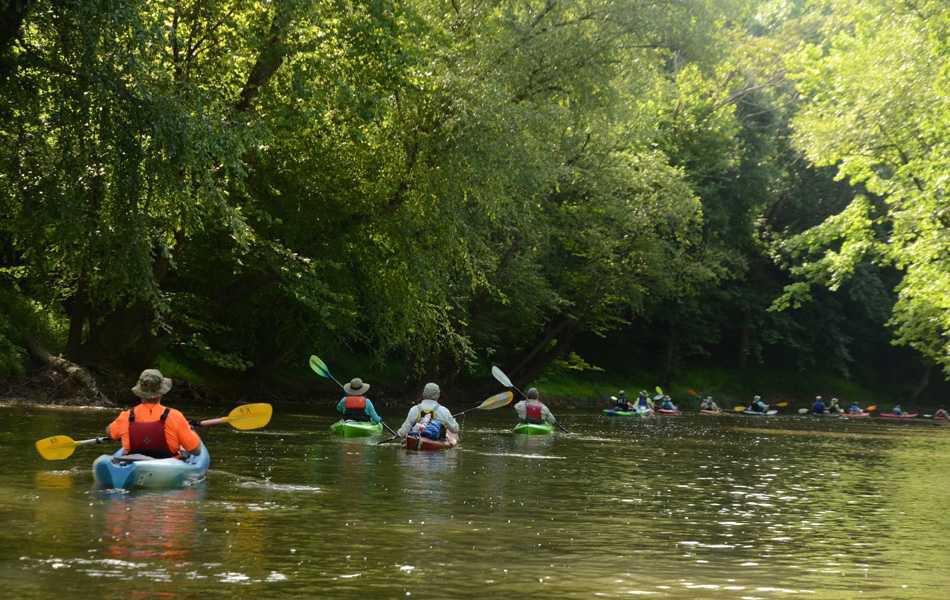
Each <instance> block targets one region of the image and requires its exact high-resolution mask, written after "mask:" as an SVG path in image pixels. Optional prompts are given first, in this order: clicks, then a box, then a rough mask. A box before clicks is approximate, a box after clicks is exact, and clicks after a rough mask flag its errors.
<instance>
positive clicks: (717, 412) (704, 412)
mask: <svg viewBox="0 0 950 600" xmlns="http://www.w3.org/2000/svg"><path fill="white" fill-rule="evenodd" d="M699 414H701V415H721V414H722V411H721V410H705V409H702V408H701V409H699Z"/></svg>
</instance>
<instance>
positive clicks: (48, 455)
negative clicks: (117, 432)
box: [35, 435, 109, 460]
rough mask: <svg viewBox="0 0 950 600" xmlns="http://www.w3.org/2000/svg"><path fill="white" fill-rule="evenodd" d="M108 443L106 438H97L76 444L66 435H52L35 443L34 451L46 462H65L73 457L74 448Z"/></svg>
mask: <svg viewBox="0 0 950 600" xmlns="http://www.w3.org/2000/svg"><path fill="white" fill-rule="evenodd" d="M108 441H109V438H107V437H97V438H92V439H89V440H79V441H78V442H77V441H76V440H74V439H73V438H71V437H69V436H68V435H54V436H52V437H48V438H43V439H42V440H39V441H37V442H36V444H35V445H36V451H37V452H39V453H40V456H42V457H43V458H45V459H46V460H65V459H67V458H69V457H70V456H72V455H73V452H75V451H76V448H78V447H79V446H86V445H88V444H104V443H106V442H108Z"/></svg>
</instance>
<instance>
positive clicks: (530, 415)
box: [524, 402, 544, 423]
mask: <svg viewBox="0 0 950 600" xmlns="http://www.w3.org/2000/svg"><path fill="white" fill-rule="evenodd" d="M524 416H525V421H527V422H528V423H543V422H544V419H543V417H542V416H541V404H537V403H535V404H532V403H530V402H529V403H527V404H525V407H524Z"/></svg>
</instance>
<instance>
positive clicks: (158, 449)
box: [106, 369, 557, 458]
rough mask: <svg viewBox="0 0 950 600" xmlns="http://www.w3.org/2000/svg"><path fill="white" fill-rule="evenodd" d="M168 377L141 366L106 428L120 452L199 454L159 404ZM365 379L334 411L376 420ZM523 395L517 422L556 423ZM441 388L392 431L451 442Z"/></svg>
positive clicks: (183, 427) (189, 432) (425, 393)
mask: <svg viewBox="0 0 950 600" xmlns="http://www.w3.org/2000/svg"><path fill="white" fill-rule="evenodd" d="M171 387H172V380H171V379H169V378H167V377H164V376H163V375H162V373H161V372H160V371H158V370H157V369H146V370H145V371H142V374H141V375H140V376H139V379H138V382H137V383H136V384H135V386H134V387H133V388H132V393H133V394H135V395H136V396H138V398H139V399H140V400H141V402H140V403H139V404H138V405H137V406H135V407H133V408H131V409H129V410H124V411H122V412H121V413H119V416H118V417H116V419H115V420H114V421H113V422H112V423H110V424H109V426H108V427H106V434H107V435H108V436H109V437H110V438H111V439H113V440H121V441H122V448H123V449H124V450H125V454H138V455H143V456H148V457H152V458H171V457H182V456H186V455H198V454H200V453H201V447H202V445H201V438H200V437H199V436H198V434H197V433H195V431H194V429H193V428H192V425H194V423H192V422H190V421H188V419H186V418H185V416H184V415H183V414H182V413H181V411H179V410H176V409H174V408H167V407H165V406H162V403H161V400H162V397H163V396H164V395H165V394H167V393H168V392H169V390H171ZM369 389H370V384H368V383H366V382H364V381H363V380H362V379H360V378H359V377H355V378H353V379H352V380H351V381H350V382H349V383H347V384H346V385H344V386H343V392H344V396H343V397H342V398H341V399H340V401H339V402H338V403H337V406H336V410H337V412H339V413H340V414H341V415H342V416H343V418H344V419H346V420H351V421H357V422H370V423H373V424H377V423H381V422H382V417H380V416H379V413H377V412H376V407H375V406H374V405H373V402H372V400H370V399H369V398H367V397H366V393H367V392H368V391H369ZM525 395H526V396H527V397H526V398H525V399H524V400H522V401H520V402H518V403H516V404H515V405H514V409H515V413H516V414H517V416H518V419H519V421H521V422H522V423H530V424H537V425H540V424H545V423H547V424H550V425H552V426H553V425H556V424H557V419H556V418H555V416H554V414H553V413H552V412H551V410H550V409H549V408H548V407H547V406H546V405H545V404H544V403H542V402H541V399H540V394H539V393H538V390H537V388H530V389H528V391H527V392H526V394H525ZM440 396H441V390H440V389H439V386H438V384H436V383H432V382H430V383H427V384H425V387H423V389H422V399H421V400H420V401H419V403H418V404H416V405H414V406H413V407H412V408H410V409H409V413H408V414H407V415H406V419H405V421H403V423H402V426H400V427H399V429H398V430H397V431H396V433H397V435H398V436H399V437H401V438H412V437H417V438H425V439H428V440H433V441H439V440H448V441H450V442H456V441H457V436H458V433H459V424H458V421H456V419H455V417H454V416H452V413H451V411H449V409H448V408H446V407H445V406H443V405H442V404H440V403H439V398H440Z"/></svg>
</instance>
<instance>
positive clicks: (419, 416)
mask: <svg viewBox="0 0 950 600" xmlns="http://www.w3.org/2000/svg"><path fill="white" fill-rule="evenodd" d="M368 390H369V384H367V383H363V381H362V380H361V379H359V378H356V379H353V380H352V381H351V382H350V383H348V384H347V385H344V386H343V391H344V393H345V394H346V395H345V396H344V397H343V398H342V399H341V400H340V402H339V403H338V404H337V412H339V413H340V414H341V415H342V416H343V417H344V418H345V419H351V420H354V421H367V420H368V421H372V422H374V423H379V422H381V421H382V419H381V418H380V417H379V415H378V414H376V410H375V408H374V407H373V403H372V402H371V401H370V400H369V399H368V398H366V397H365V396H363V394H365V393H366V392H367V391H368ZM440 396H441V389H440V388H439V385H438V384H436V383H432V382H429V383H427V384H425V387H423V388H422V400H421V401H420V402H419V403H418V404H416V405H414V406H413V407H412V408H410V409H409V413H408V414H407V415H406V419H405V421H403V423H402V426H400V427H399V429H398V430H397V431H396V434H397V435H398V436H399V437H401V438H413V437H415V438H425V439H428V440H433V441H440V440H447V441H449V442H450V443H452V444H454V443H456V442H457V441H458V433H459V424H458V421H456V420H455V417H454V416H453V415H452V413H451V411H449V409H448V408H446V407H445V406H443V405H441V404H439V398H440ZM525 396H526V398H525V399H524V400H522V401H520V402H518V403H516V404H515V406H514V409H515V413H516V414H517V415H518V419H519V420H520V421H521V422H522V423H530V424H536V425H540V424H543V423H548V424H550V425H556V424H557V419H556V418H555V417H554V414H553V413H552V412H551V410H550V409H549V408H548V407H547V406H546V405H545V404H544V403H543V402H541V399H540V394H539V393H538V390H537V388H529V389H528V391H527V392H526V393H525Z"/></svg>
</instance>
